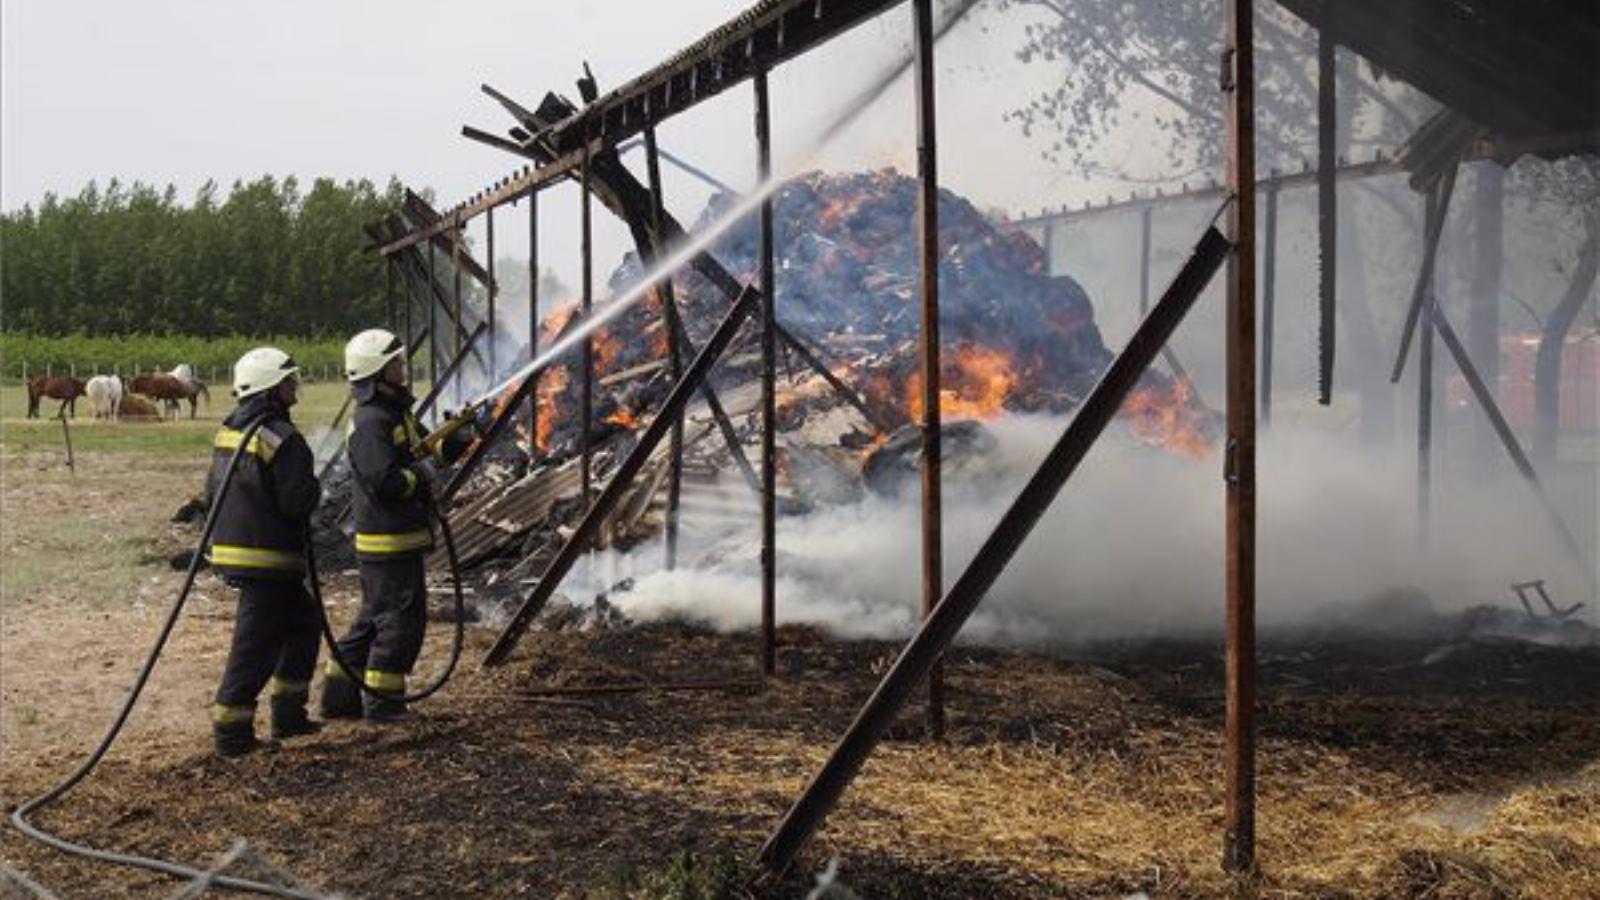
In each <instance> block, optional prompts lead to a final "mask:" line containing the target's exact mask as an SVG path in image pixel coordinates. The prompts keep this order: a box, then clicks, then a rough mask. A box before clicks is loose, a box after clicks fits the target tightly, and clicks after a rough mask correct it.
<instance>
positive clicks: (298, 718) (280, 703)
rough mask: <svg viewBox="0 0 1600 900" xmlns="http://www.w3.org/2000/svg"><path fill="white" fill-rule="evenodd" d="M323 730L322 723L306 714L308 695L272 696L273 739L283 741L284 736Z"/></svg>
mask: <svg viewBox="0 0 1600 900" xmlns="http://www.w3.org/2000/svg"><path fill="white" fill-rule="evenodd" d="M321 730H322V723H321V722H313V721H311V719H310V718H309V717H308V716H307V715H306V697H305V695H304V694H300V695H299V696H290V697H273V698H272V739H273V740H275V741H281V740H283V739H284V738H292V737H299V736H301V735H304V734H316V733H317V732H319V731H321Z"/></svg>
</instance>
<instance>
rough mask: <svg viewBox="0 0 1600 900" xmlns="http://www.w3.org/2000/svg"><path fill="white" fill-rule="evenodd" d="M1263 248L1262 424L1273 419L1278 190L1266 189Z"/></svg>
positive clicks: (1266, 423) (1264, 424)
mask: <svg viewBox="0 0 1600 900" xmlns="http://www.w3.org/2000/svg"><path fill="white" fill-rule="evenodd" d="M1266 193H1267V215H1266V221H1265V222H1264V223H1263V224H1262V226H1261V228H1262V234H1263V239H1264V243H1263V245H1262V248H1261V424H1262V426H1263V427H1265V426H1266V425H1268V424H1270V423H1271V422H1272V350H1273V344H1274V342H1275V340H1276V338H1277V327H1278V326H1277V322H1276V321H1275V320H1276V317H1277V311H1276V305H1277V290H1278V189H1277V188H1276V187H1269V188H1267V192H1266Z"/></svg>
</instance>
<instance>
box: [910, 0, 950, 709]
mask: <svg viewBox="0 0 1600 900" xmlns="http://www.w3.org/2000/svg"><path fill="white" fill-rule="evenodd" d="M911 21H912V29H913V31H914V32H915V35H914V41H915V45H916V46H915V65H914V69H915V84H916V96H917V115H916V128H917V255H918V266H917V275H918V294H919V296H920V298H921V301H922V303H921V306H922V321H921V329H920V331H919V333H918V334H919V341H918V344H919V346H918V348H917V349H918V350H919V351H920V352H919V353H918V356H919V357H920V358H921V362H922V423H921V424H922V454H921V456H922V615H923V617H924V618H926V617H927V616H928V615H929V614H931V613H932V612H933V608H934V606H935V605H936V604H937V603H938V602H939V598H940V597H942V596H943V595H944V500H943V496H944V492H943V485H942V481H943V479H942V477H941V471H942V465H941V463H942V454H941V447H940V444H941V438H942V427H943V426H942V425H941V422H940V415H939V412H940V411H939V399H940V391H939V376H940V367H939V174H938V173H939V169H938V128H937V127H936V123H935V118H934V109H935V99H936V98H935V95H934V79H933V42H934V36H933V0H911ZM927 677H928V711H927V718H928V733H929V734H931V735H933V736H935V737H940V736H943V734H944V668H943V666H941V665H940V664H939V662H938V660H935V661H934V664H933V665H932V666H931V667H930V668H929V669H928V673H927Z"/></svg>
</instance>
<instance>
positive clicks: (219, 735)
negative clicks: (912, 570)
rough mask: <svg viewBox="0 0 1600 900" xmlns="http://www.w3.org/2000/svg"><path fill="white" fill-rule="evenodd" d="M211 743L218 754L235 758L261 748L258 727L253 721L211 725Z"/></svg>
mask: <svg viewBox="0 0 1600 900" xmlns="http://www.w3.org/2000/svg"><path fill="white" fill-rule="evenodd" d="M211 745H212V749H213V750H215V751H216V754H217V755H218V756H221V757H224V758H229V759H231V758H233V757H236V756H243V755H245V754H246V753H249V752H251V751H252V750H256V749H259V748H260V747H261V742H260V741H258V740H256V728H255V725H254V723H251V722H226V723H224V722H215V723H212V725H211Z"/></svg>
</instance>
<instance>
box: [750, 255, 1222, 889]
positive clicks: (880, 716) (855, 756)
mask: <svg viewBox="0 0 1600 900" xmlns="http://www.w3.org/2000/svg"><path fill="white" fill-rule="evenodd" d="M1228 250H1229V244H1228V241H1227V239H1226V238H1224V237H1223V236H1222V235H1221V234H1220V233H1219V232H1218V231H1217V230H1216V229H1215V228H1209V229H1207V230H1206V232H1205V234H1204V235H1202V236H1201V238H1200V243H1199V244H1198V245H1197V246H1196V247H1195V250H1194V253H1193V254H1192V255H1191V256H1190V258H1189V260H1188V261H1187V262H1186V263H1185V264H1184V266H1183V268H1182V269H1181V270H1179V272H1178V275H1177V278H1176V279H1175V280H1174V281H1173V283H1172V285H1171V286H1170V287H1168V288H1167V291H1166V293H1165V294H1164V295H1163V296H1162V297H1161V299H1160V300H1159V301H1158V302H1157V303H1156V305H1155V308H1153V309H1152V310H1151V311H1150V314H1149V315H1148V316H1146V317H1145V319H1144V321H1143V322H1141V323H1140V324H1139V327H1138V329H1137V330H1135V331H1134V333H1133V337H1132V338H1130V339H1129V340H1128V344H1127V346H1126V347H1124V348H1123V350H1122V352H1121V353H1119V354H1118V355H1117V356H1116V358H1115V359H1113V360H1112V361H1111V365H1110V366H1108V367H1107V368H1106V371H1105V373H1104V374H1102V375H1101V377H1100V381H1099V383H1097V384H1096V385H1095V387H1094V389H1093V390H1092V391H1090V392H1089V396H1088V397H1087V398H1085V399H1084V401H1083V405H1082V406H1080V407H1079V408H1078V413H1077V415H1076V416H1074V417H1073V419H1072V421H1071V423H1070V424H1068V426H1067V429H1066V431H1065V432H1064V433H1063V434H1062V436H1061V438H1060V440H1058V441H1057V442H1056V444H1055V446H1054V447H1053V448H1051V450H1050V453H1049V454H1048V455H1047V456H1046V457H1045V459H1044V462H1043V463H1042V464H1041V465H1040V466H1039V469H1038V471H1036V472H1035V473H1034V474H1033V477H1032V478H1030V479H1029V480H1028V483H1027V485H1026V486H1024V487H1023V489H1022V492H1021V493H1020V494H1018V495H1017V499H1016V500H1015V501H1013V502H1012V504H1011V507H1010V508H1009V509H1007V510H1006V512H1005V515H1004V516H1002V517H1001V519H1000V522H999V523H998V524H997V525H996V526H995V528H994V530H993V531H992V532H990V534H989V537H988V538H987V539H986V540H985V541H984V543H983V546H982V547H980V548H979V550H978V553H977V555H976V556H974V557H973V559H972V562H971V563H969V564H968V565H967V568H966V570H965V571H963V572H962V573H961V577H959V578H958V579H956V582H955V584H954V585H952V586H951V587H950V590H949V591H948V592H947V593H946V594H945V595H944V599H942V600H940V601H939V604H938V605H937V606H935V607H934V609H933V612H932V613H931V614H930V615H929V616H928V617H927V618H926V619H924V620H923V622H922V625H921V626H920V627H919V628H918V629H917V633H916V635H915V636H913V637H912V638H911V640H910V642H909V643H907V644H906V646H905V648H904V649H903V650H901V651H900V656H899V657H898V658H897V659H896V660H895V662H894V665H893V666H892V667H891V668H890V669H889V671H888V673H887V674H885V675H884V677H883V680H882V681H880V682H879V683H878V687H877V689H876V690H874V691H873V693H872V697H871V698H870V699H868V700H867V702H866V705H864V706H863V707H862V708H861V711H860V712H859V713H857V714H856V718H855V721H853V722H851V723H850V727H849V729H848V730H846V731H845V733H844V736H843V737H841V738H840V739H839V743H838V744H837V745H836V746H835V747H834V749H833V752H832V754H830V755H829V757H828V759H827V761H826V762H825V763H823V765H822V768H821V769H820V770H818V771H817V773H816V774H815V775H814V776H812V778H811V781H810V783H809V784H808V785H807V786H806V789H805V790H804V791H803V792H802V793H801V794H800V796H799V797H798V798H796V800H795V802H794V805H793V806H791V807H790V808H789V811H788V813H787V814H786V815H785V816H784V818H783V821H782V822H781V823H780V824H779V825H778V827H777V828H776V829H775V830H774V831H773V832H772V834H771V835H770V836H769V837H768V838H767V840H766V843H765V844H763V845H762V847H761V853H760V857H759V861H760V863H761V864H762V865H763V866H764V867H766V868H767V869H768V870H770V871H774V872H782V871H784V870H786V869H788V868H789V866H790V864H791V863H792V862H793V861H794V857H795V854H797V853H798V852H799V851H800V848H801V846H802V845H803V844H804V843H805V842H806V840H807V839H808V838H810V836H811V835H812V833H813V832H815V831H816V829H817V827H818V826H819V825H821V824H822V820H823V818H824V817H825V816H827V814H828V812H829V811H831V810H832V809H833V807H834V806H835V804H837V803H838V801H839V797H840V796H842V795H843V793H844V791H845V788H847V787H848V786H849V784H850V782H851V780H852V779H854V778H855V775H856V773H857V772H859V771H860V769H861V766H862V765H863V764H864V763H865V762H866V760H867V757H868V756H869V755H871V753H872V750H873V748H874V747H875V746H877V743H878V741H879V740H880V739H881V738H882V737H883V735H884V733H885V732H886V731H888V729H889V726H890V725H891V724H893V722H894V721H895V718H896V717H897V716H898V715H899V713H900V710H901V709H902V708H903V707H904V706H905V704H906V703H907V701H908V700H910V698H911V694H912V692H913V691H914V690H915V689H916V688H917V686H918V685H919V684H921V683H922V680H923V679H924V678H925V677H927V674H928V673H929V672H930V671H931V670H932V669H933V667H934V665H935V664H936V663H937V662H938V661H939V659H940V657H941V656H943V654H944V652H945V650H946V649H947V648H948V647H949V646H950V644H951V642H953V641H954V640H955V638H956V635H957V634H958V633H959V632H960V631H961V627H962V625H963V624H965V622H966V621H967V619H968V618H969V617H971V615H972V613H973V612H974V611H976V610H977V608H978V604H979V603H980V602H982V600H983V598H984V596H985V595H986V594H987V593H988V592H989V589H990V588H991V587H993V586H994V583H995V581H996V580H997V579H998V578H999V577H1000V574H1001V573H1002V572H1004V571H1005V569H1006V567H1007V566H1008V565H1009V564H1010V562H1011V559H1012V557H1014V556H1015V555H1016V553H1017V550H1018V549H1020V548H1021V546H1022V544H1023V542H1024V541H1025V540H1027V537H1028V534H1029V533H1030V532H1031V531H1032V530H1033V528H1034V526H1035V525H1037V524H1038V522H1039V520H1040V519H1041V518H1042V517H1043V516H1044V514H1045V512H1046V511H1047V510H1048V509H1049V508H1050V505H1051V503H1052V502H1053V501H1054V500H1055V498H1056V496H1057V495H1058V494H1059V493H1060V491H1061V488H1062V487H1063V486H1064V485H1065V484H1066V483H1067V480H1068V479H1069V478H1071V477H1072V473H1073V472H1074V471H1075V470H1076V469H1077V467H1078V464H1079V463H1080V462H1082V461H1083V458H1084V456H1086V455H1087V454H1088V452H1089V450H1090V448H1092V447H1093V446H1094V444H1095V441H1096V440H1097V439H1098V438H1099V436H1100V434H1101V432H1103V431H1104V430H1105V427H1106V425H1108V424H1109V423H1110V422H1111V419H1112V417H1114V416H1115V415H1116V413H1117V409H1118V408H1119V407H1121V405H1122V401H1123V399H1124V398H1125V397H1127V395H1128V392H1129V391H1131V390H1132V389H1133V388H1134V386H1135V385H1137V384H1138V381H1139V378H1140V377H1141V376H1142V375H1143V374H1144V371H1145V370H1146V369H1147V368H1149V366H1150V363H1151V362H1152V361H1154V360H1155V358H1156V355H1157V353H1158V352H1159V351H1160V349H1161V346H1162V345H1163V344H1165V343H1166V342H1167V339H1168V338H1170V337H1171V336H1172V333H1173V331H1174V330H1176V329H1177V327H1178V324H1179V323H1180V322H1182V321H1183V318H1184V315H1185V314H1186V313H1188V311H1189V309H1190V308H1191V307H1193V305H1194V302H1195V300H1196V298H1198V297H1199V296H1200V292H1201V291H1203V290H1204V289H1205V286H1206V284H1208V283H1209V282H1210V280H1211V277H1212V276H1213V275H1215V274H1216V271H1217V269H1218V268H1219V267H1220V266H1221V265H1222V262H1223V260H1224V259H1225V258H1226V257H1227V256H1228Z"/></svg>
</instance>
